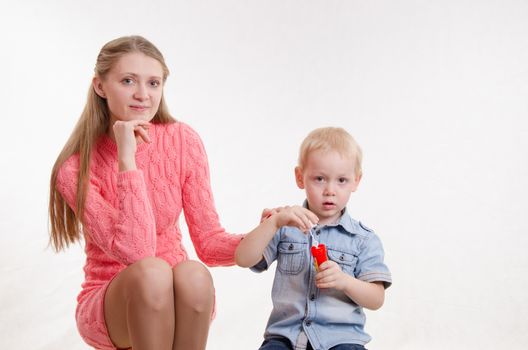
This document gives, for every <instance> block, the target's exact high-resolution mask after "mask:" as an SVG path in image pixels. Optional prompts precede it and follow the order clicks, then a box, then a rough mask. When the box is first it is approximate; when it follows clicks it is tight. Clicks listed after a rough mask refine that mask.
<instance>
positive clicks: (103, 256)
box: [57, 122, 242, 349]
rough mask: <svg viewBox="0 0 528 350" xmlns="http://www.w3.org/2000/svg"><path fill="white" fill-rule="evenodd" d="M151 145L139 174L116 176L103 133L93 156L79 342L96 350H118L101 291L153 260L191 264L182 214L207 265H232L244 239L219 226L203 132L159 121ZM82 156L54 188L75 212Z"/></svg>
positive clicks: (139, 157) (143, 150) (112, 149)
mask: <svg viewBox="0 0 528 350" xmlns="http://www.w3.org/2000/svg"><path fill="white" fill-rule="evenodd" d="M149 135H150V138H151V140H152V142H151V143H140V144H139V145H138V147H137V151H136V165H137V170H134V171H125V172H119V171H118V161H117V145H116V144H115V142H114V141H113V140H111V139H110V138H109V137H108V136H106V135H105V136H102V137H101V138H100V139H99V140H98V142H97V143H96V145H95V147H94V149H93V151H92V159H91V165H90V186H89V189H88V196H87V199H86V204H85V214H84V220H85V226H84V238H85V252H86V264H85V266H84V272H85V281H84V282H83V284H82V291H81V293H80V294H79V295H78V297H77V301H78V304H77V310H76V320H77V327H78V329H79V332H80V334H81V336H82V338H83V339H84V340H85V341H86V342H87V343H88V344H89V345H91V346H93V347H95V348H96V349H115V347H114V346H113V344H112V342H111V341H110V338H109V335H108V331H107V329H106V325H105V321H104V311H103V302H104V293H105V291H106V288H107V287H108V284H109V283H110V281H111V280H112V278H113V277H115V276H116V275H117V274H118V273H119V272H120V271H121V270H123V269H124V268H126V267H127V266H128V265H130V264H133V263H134V262H136V261H138V260H141V259H143V258H146V257H152V256H156V257H159V258H162V259H164V260H165V261H167V262H168V263H169V264H170V265H171V266H174V265H176V264H178V263H179V262H181V261H184V260H186V259H188V257H187V253H186V251H185V248H184V247H183V245H182V240H181V238H182V236H181V231H180V228H179V217H180V213H181V211H182V209H183V212H184V215H185V220H186V222H187V226H188V228H189V233H190V236H191V240H192V242H193V244H194V248H195V250H196V253H197V255H198V257H199V258H200V259H201V260H202V261H203V262H204V263H205V264H207V265H208V266H227V265H233V264H234V252H235V249H236V247H237V245H238V243H239V242H240V240H241V238H242V235H233V234H228V233H226V232H225V230H224V229H223V228H222V227H221V225H220V222H219V218H218V214H217V213H216V209H215V205H214V201H213V195H212V192H211V187H210V182H209V167H208V162H207V155H206V153H205V149H204V147H203V144H202V141H201V139H200V137H199V136H198V134H197V133H196V132H195V131H194V130H193V129H191V128H190V127H189V126H188V125H186V124H184V123H181V122H175V123H169V124H154V125H152V127H151V128H150V129H149ZM78 171H79V156H78V155H73V156H72V157H70V158H69V159H68V160H67V161H66V162H65V163H64V164H63V165H62V167H61V169H60V171H59V174H58V177H57V188H58V190H59V191H60V193H61V194H62V196H63V197H64V199H65V200H66V202H67V203H68V205H69V206H70V207H71V208H75V197H76V191H77V175H78Z"/></svg>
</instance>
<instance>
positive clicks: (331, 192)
mask: <svg viewBox="0 0 528 350" xmlns="http://www.w3.org/2000/svg"><path fill="white" fill-rule="evenodd" d="M323 194H324V195H325V196H335V189H334V186H332V185H327V186H326V187H325V190H324V192H323Z"/></svg>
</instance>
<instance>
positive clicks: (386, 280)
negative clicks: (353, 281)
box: [354, 232, 392, 289]
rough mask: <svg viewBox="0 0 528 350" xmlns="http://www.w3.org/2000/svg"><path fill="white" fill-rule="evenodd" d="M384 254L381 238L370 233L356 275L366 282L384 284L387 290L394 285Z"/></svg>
mask: <svg viewBox="0 0 528 350" xmlns="http://www.w3.org/2000/svg"><path fill="white" fill-rule="evenodd" d="M383 260H384V252H383V246H382V244H381V240H380V239H379V237H378V236H377V235H376V234H374V233H373V232H370V234H369V235H368V237H367V239H365V240H364V241H363V244H362V247H361V250H360V253H359V255H358V263H357V265H356V268H355V271H354V274H355V276H356V278H357V279H359V280H361V281H365V282H383V285H384V287H385V289H387V288H389V287H390V285H391V284H392V277H391V273H390V271H389V268H388V267H387V265H385V263H384V261H383Z"/></svg>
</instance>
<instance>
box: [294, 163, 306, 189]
mask: <svg viewBox="0 0 528 350" xmlns="http://www.w3.org/2000/svg"><path fill="white" fill-rule="evenodd" d="M295 182H296V183H297V187H299V188H300V189H301V190H304V179H303V173H302V170H301V168H299V167H298V166H297V167H295Z"/></svg>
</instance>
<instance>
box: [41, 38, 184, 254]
mask: <svg viewBox="0 0 528 350" xmlns="http://www.w3.org/2000/svg"><path fill="white" fill-rule="evenodd" d="M133 52H141V53H143V54H145V55H147V56H149V57H152V58H154V59H156V60H157V61H158V62H159V63H160V64H161V66H162V68H163V82H164V83H165V81H166V79H167V77H168V75H169V69H168V68H167V65H166V64H165V59H164V58H163V55H162V54H161V52H160V51H159V50H158V49H157V48H156V47H155V46H154V45H153V44H152V43H151V42H150V41H148V40H147V39H145V38H143V37H141V36H125V37H121V38H118V39H115V40H112V41H110V42H108V43H107V44H106V45H104V46H103V48H102V49H101V51H100V52H99V55H98V56H97V63H96V65H95V75H96V76H97V77H99V78H100V79H102V80H104V79H105V77H106V75H107V74H108V72H109V71H110V70H111V69H112V67H114V65H115V64H116V63H117V61H118V60H119V59H120V58H121V57H122V56H123V55H125V54H128V53H133ZM109 121H110V112H109V110H108V105H107V102H106V100H105V99H103V98H101V97H100V96H99V95H97V94H96V93H95V91H94V88H93V86H92V85H90V88H89V90H88V98H87V101H86V105H85V106H84V110H83V112H82V114H81V117H80V118H79V121H78V122H77V125H76V126H75V129H74V130H73V132H72V134H71V135H70V137H69V139H68V141H67V142H66V145H64V148H63V149H62V151H61V153H60V154H59V157H58V158H57V160H56V161H55V165H54V166H53V170H52V172H51V181H50V199H49V216H50V243H51V245H52V246H53V248H54V249H55V251H60V250H63V249H65V248H67V247H68V246H69V245H70V244H71V243H75V242H77V241H79V240H80V238H81V232H82V224H83V222H82V218H83V215H84V203H85V201H86V195H87V190H88V184H89V169H90V155H91V152H92V148H93V146H94V144H95V142H96V140H97V139H98V138H99V137H100V136H101V135H103V134H104V133H106V132H107V130H108V128H109ZM173 121H174V119H173V118H172V117H171V116H170V114H169V112H168V109H167V106H166V104H165V100H164V98H163V96H162V97H161V101H160V105H159V108H158V111H157V113H156V115H155V116H154V118H153V119H152V122H153V123H170V122H173ZM76 153H78V154H79V175H78V183H77V196H76V208H75V211H74V210H73V209H72V208H70V207H69V206H68V204H67V203H66V201H65V200H64V198H63V197H62V195H61V194H60V193H59V191H58V190H57V187H56V184H57V174H58V172H59V169H60V168H61V166H62V164H63V163H64V162H65V161H66V160H67V159H68V158H69V157H71V156H72V155H73V154H76Z"/></svg>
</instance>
